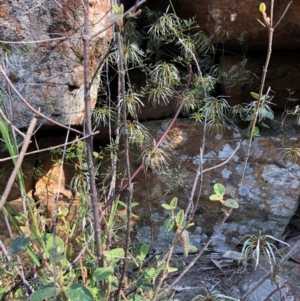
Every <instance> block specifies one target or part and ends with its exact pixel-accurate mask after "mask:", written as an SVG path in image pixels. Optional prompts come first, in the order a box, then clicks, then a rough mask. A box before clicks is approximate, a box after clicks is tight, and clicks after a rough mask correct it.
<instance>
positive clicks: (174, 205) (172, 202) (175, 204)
mask: <svg viewBox="0 0 300 301" xmlns="http://www.w3.org/2000/svg"><path fill="white" fill-rule="evenodd" d="M170 206H171V208H172V209H175V208H176V207H177V198H176V197H175V198H173V199H172V200H171V202H170Z"/></svg>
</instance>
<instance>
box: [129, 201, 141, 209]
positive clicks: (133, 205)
mask: <svg viewBox="0 0 300 301" xmlns="http://www.w3.org/2000/svg"><path fill="white" fill-rule="evenodd" d="M138 204H139V203H138V202H132V203H131V208H133V207H135V206H137V205H138Z"/></svg>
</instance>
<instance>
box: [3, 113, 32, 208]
mask: <svg viewBox="0 0 300 301" xmlns="http://www.w3.org/2000/svg"><path fill="white" fill-rule="evenodd" d="M36 122H37V118H36V117H33V118H32V120H31V122H30V125H29V127H28V130H27V133H26V136H25V139H24V142H23V146H22V149H21V151H20V154H19V157H18V160H17V162H16V163H15V167H14V170H13V171H12V173H11V175H10V177H9V180H8V182H7V185H6V187H5V190H4V192H3V194H2V197H1V200H0V210H1V209H2V207H3V205H4V204H5V202H6V199H7V197H8V194H9V193H10V190H11V188H12V186H13V184H14V181H15V179H16V176H17V174H18V173H19V171H20V167H21V164H22V162H23V159H24V156H25V153H26V150H27V147H28V145H29V143H30V138H31V135H32V133H33V131H34V128H35V126H36Z"/></svg>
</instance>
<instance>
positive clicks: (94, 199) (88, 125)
mask: <svg viewBox="0 0 300 301" xmlns="http://www.w3.org/2000/svg"><path fill="white" fill-rule="evenodd" d="M84 5H85V10H84V34H83V49H84V50H83V52H84V103H85V134H86V135H87V136H88V137H87V138H86V148H87V154H86V157H87V158H86V160H87V165H88V171H89V177H90V197H91V203H92V208H93V217H94V231H95V243H96V257H97V261H98V266H102V243H101V239H102V238H101V225H100V212H99V204H98V194H97V188H96V177H95V169H94V160H93V136H92V135H91V133H92V132H93V131H92V112H91V98H90V72H89V70H90V42H91V39H90V36H89V0H84Z"/></svg>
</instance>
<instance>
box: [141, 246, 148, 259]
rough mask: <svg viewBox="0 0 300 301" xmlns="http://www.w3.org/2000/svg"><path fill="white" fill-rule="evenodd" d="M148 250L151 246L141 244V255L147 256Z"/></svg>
mask: <svg viewBox="0 0 300 301" xmlns="http://www.w3.org/2000/svg"><path fill="white" fill-rule="evenodd" d="M148 252H149V247H148V246H147V245H146V244H143V245H141V247H140V254H139V255H140V256H144V257H146V256H147V254H148Z"/></svg>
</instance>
